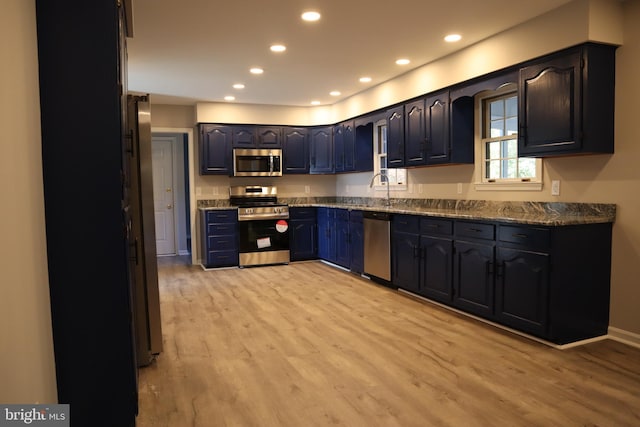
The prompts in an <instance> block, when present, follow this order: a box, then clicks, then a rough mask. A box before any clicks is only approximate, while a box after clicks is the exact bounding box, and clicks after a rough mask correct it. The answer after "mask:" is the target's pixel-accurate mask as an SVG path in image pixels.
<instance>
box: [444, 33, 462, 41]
mask: <svg viewBox="0 0 640 427" xmlns="http://www.w3.org/2000/svg"><path fill="white" fill-rule="evenodd" d="M460 39H462V36H461V35H460V34H449V35H447V36H445V38H444V41H446V42H449V43H453V42H457V41H460Z"/></svg>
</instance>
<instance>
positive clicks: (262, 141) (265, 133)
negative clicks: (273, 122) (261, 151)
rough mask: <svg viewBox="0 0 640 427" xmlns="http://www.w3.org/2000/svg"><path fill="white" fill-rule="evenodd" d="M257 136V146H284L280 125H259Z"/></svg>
mask: <svg viewBox="0 0 640 427" xmlns="http://www.w3.org/2000/svg"><path fill="white" fill-rule="evenodd" d="M256 137H257V148H282V128H281V127H279V126H258V129H257V130H256Z"/></svg>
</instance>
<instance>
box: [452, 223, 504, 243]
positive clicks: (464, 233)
mask: <svg viewBox="0 0 640 427" xmlns="http://www.w3.org/2000/svg"><path fill="white" fill-rule="evenodd" d="M455 229H456V237H469V238H472V239H486V240H493V239H494V238H495V226H494V225H493V224H484V223H481V222H466V221H456V225H455Z"/></svg>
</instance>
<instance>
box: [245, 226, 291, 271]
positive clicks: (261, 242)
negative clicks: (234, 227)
mask: <svg viewBox="0 0 640 427" xmlns="http://www.w3.org/2000/svg"><path fill="white" fill-rule="evenodd" d="M238 228H239V232H240V267H245V266H251V265H266V264H286V263H289V220H288V219H255V220H247V221H239V222H238Z"/></svg>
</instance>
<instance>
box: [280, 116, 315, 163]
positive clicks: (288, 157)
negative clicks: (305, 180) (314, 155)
mask: <svg viewBox="0 0 640 427" xmlns="http://www.w3.org/2000/svg"><path fill="white" fill-rule="evenodd" d="M282 156H283V157H284V159H283V165H282V167H283V169H284V171H283V172H284V173H288V174H289V173H290V174H294V173H297V174H308V173H309V130H308V129H307V128H304V127H284V128H282Z"/></svg>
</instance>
